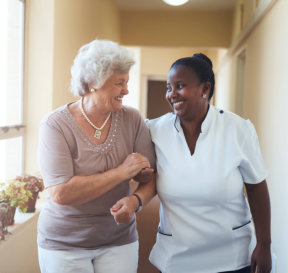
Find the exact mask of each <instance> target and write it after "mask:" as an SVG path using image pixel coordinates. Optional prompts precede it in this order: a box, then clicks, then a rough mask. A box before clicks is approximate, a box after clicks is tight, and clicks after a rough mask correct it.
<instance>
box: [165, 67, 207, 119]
mask: <svg viewBox="0 0 288 273" xmlns="http://www.w3.org/2000/svg"><path fill="white" fill-rule="evenodd" d="M204 85H205V84H200V83H199V78H198V77H197V75H196V73H195V72H193V71H192V70H191V69H190V68H188V67H185V66H176V67H174V68H172V69H171V70H170V71H169V73H168V78H167V93H166V99H167V101H168V102H169V104H170V105H171V107H172V108H173V110H174V113H175V114H176V115H177V116H179V117H180V118H183V119H187V120H191V119H195V118H197V115H199V114H202V110H203V109H204V108H203V107H205V104H206V103H207V100H206V102H205V101H204V100H203V98H202V95H203V93H206V92H205V90H204ZM206 106H207V104H206Z"/></svg>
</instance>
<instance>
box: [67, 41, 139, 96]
mask: <svg viewBox="0 0 288 273" xmlns="http://www.w3.org/2000/svg"><path fill="white" fill-rule="evenodd" d="M134 63H135V59H134V56H133V53H132V52H131V51H129V50H128V49H127V48H125V47H124V46H120V45H119V44H117V43H115V42H112V41H108V40H94V41H92V42H90V43H88V44H86V45H84V46H82V47H81V48H80V49H79V52H78V54H77V56H76V57H75V59H74V63H73V65H72V67H71V75H72V77H71V92H72V93H73V94H74V95H75V96H83V95H85V94H86V93H88V92H89V90H88V84H90V85H92V86H93V87H95V88H96V89H98V88H101V87H102V86H103V84H104V83H105V81H106V80H107V79H108V78H109V77H110V76H111V75H112V73H113V72H116V73H128V72H129V70H130V68H131V66H132V65H133V64H134Z"/></svg>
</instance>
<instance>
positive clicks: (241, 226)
mask: <svg viewBox="0 0 288 273" xmlns="http://www.w3.org/2000/svg"><path fill="white" fill-rule="evenodd" d="M250 223H251V220H249V221H248V222H247V223H245V224H243V225H241V226H238V227H234V228H232V230H236V229H239V228H242V227H245V226H246V225H248V224H250Z"/></svg>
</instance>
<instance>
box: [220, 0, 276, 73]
mask: <svg viewBox="0 0 288 273" xmlns="http://www.w3.org/2000/svg"><path fill="white" fill-rule="evenodd" d="M277 2H278V0H262V1H261V2H260V3H259V6H258V7H257V8H256V9H255V11H254V13H253V16H252V18H251V19H250V21H249V23H248V24H247V25H246V26H245V27H244V29H243V31H242V32H241V33H240V34H239V36H238V37H237V38H236V39H235V40H234V41H233V42H232V44H231V46H230V48H229V49H228V51H227V53H226V55H225V56H224V57H223V58H222V60H221V61H220V63H219V64H218V66H217V67H216V68H215V72H216V73H217V71H218V70H220V68H222V67H223V66H224V65H225V64H226V62H227V61H228V60H229V59H230V58H231V56H233V55H234V54H235V53H236V52H238V51H239V50H240V48H241V46H242V47H243V45H242V44H243V43H244V41H245V40H246V39H247V38H248V37H249V36H250V34H251V33H252V32H253V31H254V29H255V28H256V27H257V26H258V24H259V23H260V22H261V21H262V19H263V18H265V16H266V14H267V13H268V12H269V11H270V10H271V9H272V7H273V6H274V5H275V4H276V3H277Z"/></svg>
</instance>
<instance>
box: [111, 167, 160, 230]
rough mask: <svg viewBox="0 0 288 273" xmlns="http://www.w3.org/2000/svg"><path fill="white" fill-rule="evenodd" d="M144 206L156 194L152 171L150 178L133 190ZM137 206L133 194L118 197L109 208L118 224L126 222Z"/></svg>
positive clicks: (136, 199) (154, 178)
mask: <svg viewBox="0 0 288 273" xmlns="http://www.w3.org/2000/svg"><path fill="white" fill-rule="evenodd" d="M134 193H136V194H137V195H138V196H139V197H140V199H141V201H142V205H143V206H145V205H146V204H148V203H149V201H150V200H151V199H152V198H153V197H154V196H155V195H156V193H157V191H156V175H155V173H153V175H152V180H151V181H150V182H148V183H145V184H139V186H138V188H137V189H136V191H135V192H134ZM138 207H139V201H138V198H137V197H136V196H135V195H130V196H127V197H124V198H122V199H120V200H119V201H118V202H117V203H116V204H115V205H114V206H113V207H112V208H111V209H110V212H111V214H112V215H113V216H114V219H115V222H116V223H117V224H118V225H121V224H127V223H129V222H130V220H131V218H132V216H133V214H134V213H135V211H136V210H137V209H138Z"/></svg>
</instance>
